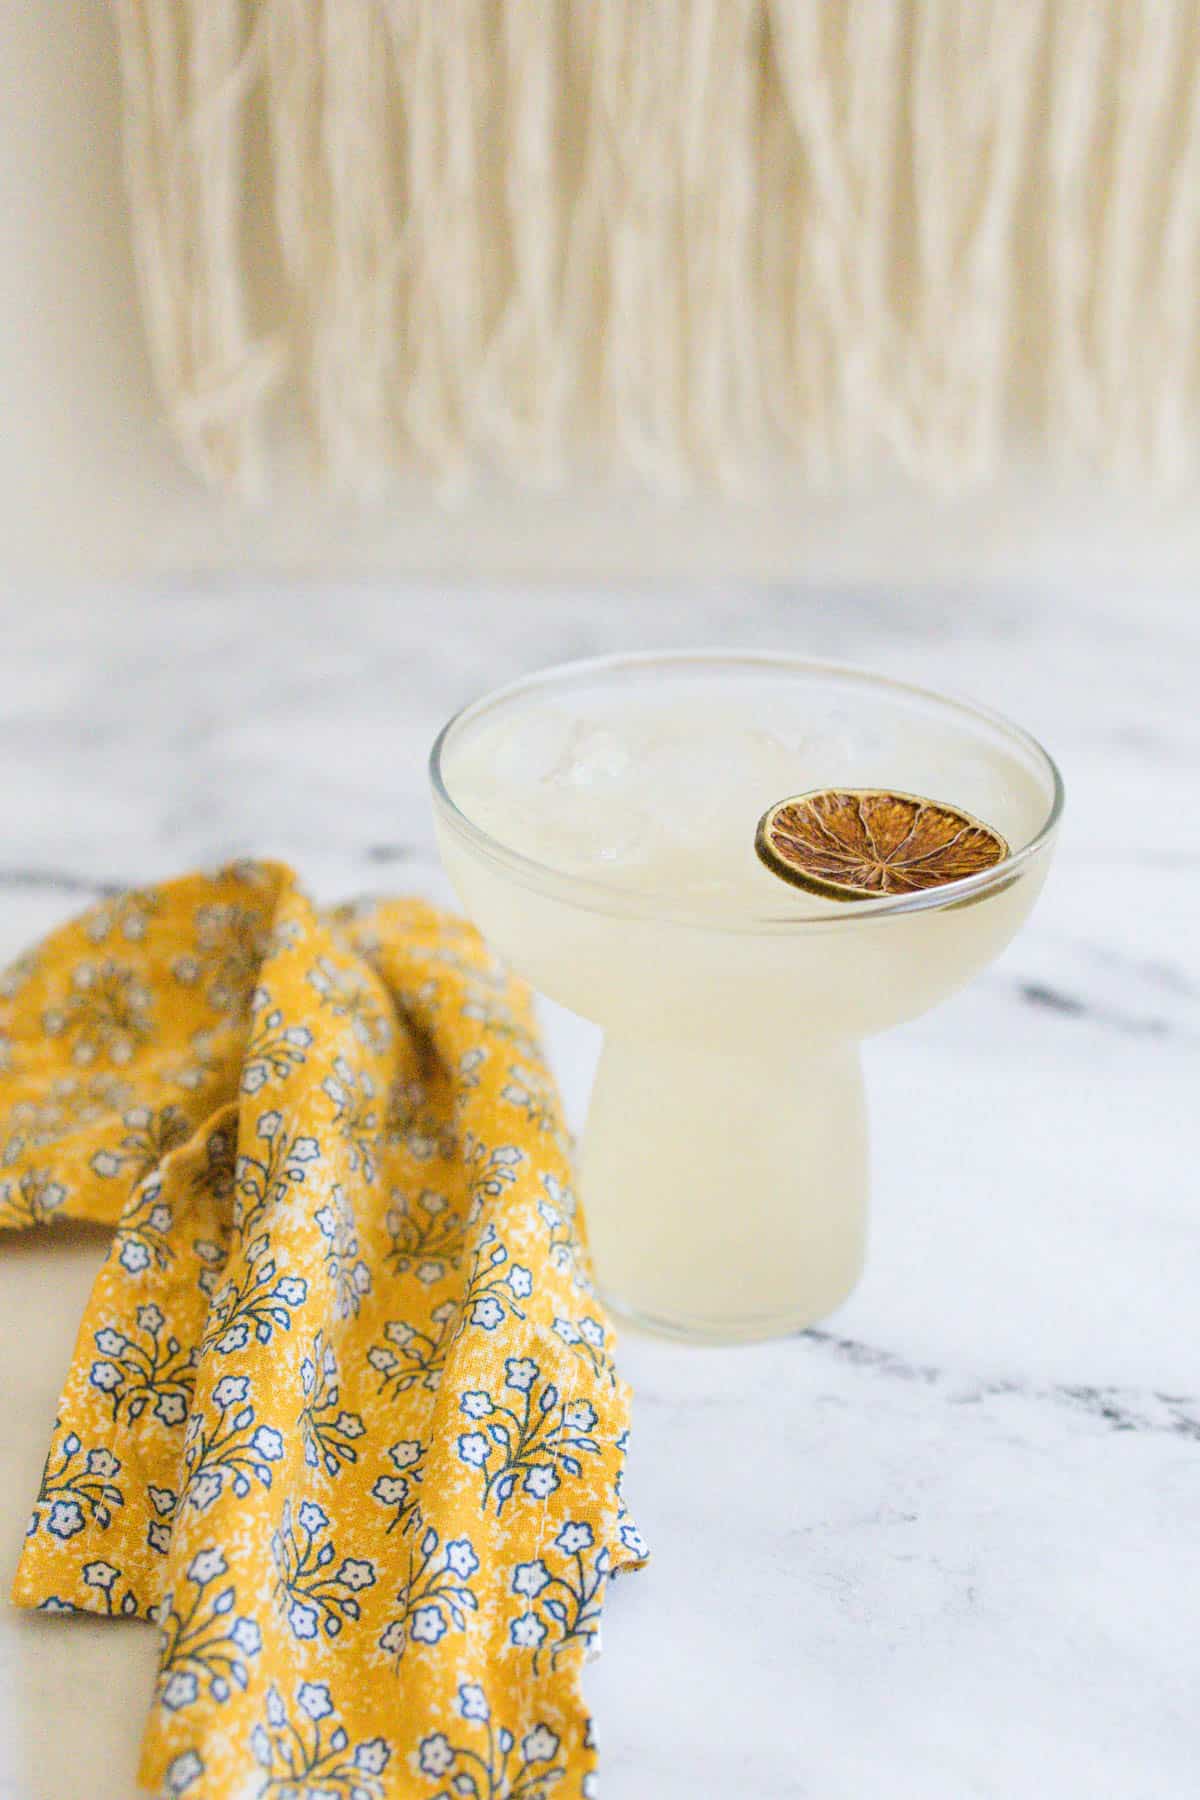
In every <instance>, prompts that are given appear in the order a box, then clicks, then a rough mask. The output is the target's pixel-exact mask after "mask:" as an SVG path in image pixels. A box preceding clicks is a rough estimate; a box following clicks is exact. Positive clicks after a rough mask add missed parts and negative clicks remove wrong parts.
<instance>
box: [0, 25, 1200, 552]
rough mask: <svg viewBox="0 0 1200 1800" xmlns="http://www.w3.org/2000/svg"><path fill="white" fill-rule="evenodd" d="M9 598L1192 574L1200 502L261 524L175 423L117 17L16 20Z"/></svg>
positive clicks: (10, 202)
mask: <svg viewBox="0 0 1200 1800" xmlns="http://www.w3.org/2000/svg"><path fill="white" fill-rule="evenodd" d="M0 395H2V396H3V406H4V429H3V432H2V433H0V545H2V546H3V549H2V552H0V581H4V582H6V583H7V584H9V585H10V586H11V585H13V584H28V582H30V581H31V580H36V579H39V578H47V577H67V578H71V579H79V578H81V577H87V578H96V577H99V578H101V579H122V578H144V577H148V576H161V575H169V574H172V573H176V572H194V571H197V570H205V571H221V570H225V569H229V568H233V567H237V568H250V569H255V570H261V571H289V572H294V573H299V574H304V575H309V574H318V573H319V574H326V575H328V574H353V573H356V572H360V571H362V572H366V571H369V572H372V573H376V574H377V573H381V572H382V573H385V574H387V573H394V574H395V575H397V576H403V575H406V574H414V573H420V574H426V575H430V574H432V575H434V576H440V577H444V578H446V579H463V578H470V577H473V576H476V575H484V576H488V577H511V578H539V579H540V578H553V577H587V578H596V579H624V578H647V579H655V578H664V577H675V578H679V577H684V578H693V577H694V578H696V579H703V578H707V577H712V576H718V575H719V576H725V577H730V576H732V577H746V578H751V577H765V578H775V579H779V578H788V579H804V580H807V581H839V580H846V581H873V582H882V583H890V584H899V583H901V582H903V583H904V584H905V585H911V584H914V583H919V582H923V581H934V580H936V581H955V582H959V581H963V582H970V581H973V580H988V581H997V580H1005V581H1011V580H1023V581H1033V582H1042V581H1053V580H1056V579H1058V578H1059V577H1060V576H1065V575H1069V576H1071V577H1073V578H1075V579H1078V578H1080V577H1081V576H1082V577H1084V578H1096V579H1108V578H1111V577H1113V576H1116V575H1118V574H1119V575H1121V576H1122V577H1123V578H1125V579H1128V578H1129V577H1130V575H1133V576H1134V577H1135V578H1143V577H1144V578H1145V579H1147V580H1149V579H1153V578H1155V577H1157V576H1160V575H1162V576H1164V577H1165V576H1167V575H1170V576H1171V577H1173V578H1175V579H1178V578H1179V577H1180V576H1181V575H1183V576H1190V575H1192V574H1194V573H1195V572H1197V571H1200V520H1198V519H1197V517H1196V513H1197V509H1196V508H1195V505H1194V501H1193V499H1192V498H1191V497H1189V498H1187V499H1186V500H1176V501H1173V502H1171V503H1169V504H1168V503H1165V502H1162V503H1159V502H1154V501H1151V500H1149V499H1147V498H1145V497H1143V498H1141V499H1139V500H1125V501H1122V502H1121V503H1119V504H1118V503H1117V502H1115V501H1114V499H1113V497H1112V496H1111V495H1106V494H1099V493H1092V494H1083V493H1079V492H1076V493H1073V494H1068V493H1056V492H1054V491H1052V490H1051V489H1050V488H1048V487H1047V484H1046V483H1045V482H1044V481H1043V480H1042V479H1040V478H1038V477H1035V476H1028V477H1025V478H1024V479H1021V480H1016V479H1014V480H1013V482H1011V483H1010V484H1009V485H1008V486H1007V488H1006V489H1005V491H1004V492H1003V493H993V494H990V495H986V496H979V497H976V498H974V499H972V500H969V501H960V502H956V503H954V504H953V505H949V504H940V503H938V502H937V501H936V500H933V499H930V498H929V497H927V496H914V495H911V494H907V493H903V492H899V491H897V492H893V493H890V494H886V495H880V496H876V497H873V498H868V499H863V498H862V497H859V498H857V499H855V500H853V501H850V502H847V501H836V500H830V501H820V500H816V499H813V498H812V497H811V496H809V497H805V496H802V495H801V494H800V493H799V492H798V491H797V490H796V488H795V484H793V483H790V482H787V483H783V484H781V487H780V490H779V491H778V492H777V493H775V494H773V495H771V496H769V497H760V498H759V499H758V500H755V501H753V502H750V501H743V502H737V501H732V500H728V501H722V500H717V499H714V498H712V497H710V496H699V497H693V498H691V499H688V500H684V501H678V502H662V501H659V500H656V499H654V498H652V497H650V496H646V495H642V494H636V493H632V494H630V493H617V492H612V491H608V492H598V491H596V490H588V491H584V490H574V491H570V492H564V493H559V494H553V495H537V494H513V493H511V492H509V491H507V490H505V489H501V488H499V487H495V486H492V487H487V486H484V487H482V488H481V489H480V490H478V491H476V492H475V493H473V494H472V495H470V496H468V497H467V498H466V499H464V500H461V501H459V502H458V503H456V504H455V505H453V506H449V505H445V504H441V503H439V502H438V501H437V500H436V499H434V498H433V497H432V496H431V495H430V494H429V492H428V490H427V489H426V488H425V487H424V486H423V485H421V484H418V483H414V484H413V485H412V486H411V488H409V489H408V490H406V491H404V492H402V493H401V494H399V495H398V496H397V497H396V498H395V499H394V500H393V501H391V502H389V503H388V505H387V506H386V507H385V508H383V509H381V510H378V511H375V512H363V511H354V510H347V509H344V508H335V507H331V506H329V505H328V504H325V503H322V502H321V501H320V500H319V499H317V498H315V497H314V491H313V488H312V484H311V482H310V481H309V479H308V478H307V476H305V475H304V474H302V473H297V475H296V476H295V478H294V479H293V480H292V481H291V482H290V483H287V482H285V483H284V484H283V489H282V491H280V492H278V493H277V494H276V495H275V496H274V497H273V499H272V502H271V503H270V505H269V506H267V507H266V508H264V509H262V510H260V511H258V512H252V513H247V512H244V511H240V510H238V509H237V508H236V507H232V506H230V505H228V504H227V503H225V502H223V501H221V500H219V499H217V498H214V497H213V496H211V495H208V494H206V493H205V492H204V491H203V490H202V489H201V488H200V487H199V486H198V484H197V483H196V482H195V481H194V480H193V478H192V477H191V476H190V475H189V474H188V473H187V472H186V470H184V469H183V468H182V467H181V465H180V463H179V462H178V460H177V458H176V457H175V454H174V451H173V449H172V447H171V445H170V443H169V440H168V437H167V433H166V429H165V426H164V425H163V423H162V421H161V419H160V417H159V414H158V412H157V409H156V405H155V400H154V396H153V392H152V387H151V381H150V374H149V369H148V365H147V360H146V356H145V352H144V349H143V347H142V342H141V337H140V328H139V321H138V316H137V303H136V294H135V290H134V282H133V275H132V265H131V257H130V248H129V240H128V235H127V231H126V226H125V220H124V212H123V206H122V189H121V168H120V141H119V80H118V70H117V62H116V50H115V42H114V37H113V32H112V25H111V19H110V16H109V9H108V6H107V5H106V4H104V3H103V0H54V4H53V6H52V7H49V8H47V7H41V6H34V5H31V4H27V3H22V0H9V3H8V4H6V5H4V6H3V7H0Z"/></svg>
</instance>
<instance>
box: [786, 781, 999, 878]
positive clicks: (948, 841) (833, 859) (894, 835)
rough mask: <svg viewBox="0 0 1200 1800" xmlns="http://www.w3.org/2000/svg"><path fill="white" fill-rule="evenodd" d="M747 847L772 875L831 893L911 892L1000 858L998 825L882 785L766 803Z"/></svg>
mask: <svg viewBox="0 0 1200 1800" xmlns="http://www.w3.org/2000/svg"><path fill="white" fill-rule="evenodd" d="M754 848H755V849H756V850H757V851H758V854H759V856H760V857H761V859H762V861H763V862H764V863H765V864H766V865H767V867H768V869H770V871H771V873H772V874H773V875H778V876H780V877H781V878H782V880H784V881H790V882H792V883H793V885H794V886H796V887H802V888H808V889H809V890H810V891H811V892H812V893H814V894H827V895H829V897H830V898H831V899H834V900H875V899H878V898H880V897H881V896H883V895H886V894H916V893H919V892H921V891H922V890H923V889H925V888H936V887H942V886H944V885H945V884H946V883H947V882H951V881H963V880H964V879H965V878H966V877H967V876H968V875H978V874H980V873H981V872H982V871H983V870H984V869H990V868H993V867H994V866H995V864H996V863H998V862H1002V861H1003V860H1004V858H1005V857H1006V856H1007V855H1008V845H1007V844H1006V843H1005V841H1004V839H1003V838H1002V837H1001V836H1000V833H999V832H998V831H993V830H992V829H991V827H990V826H988V825H984V824H983V823H982V822H981V821H980V820H979V819H975V818H972V816H971V814H970V813H966V812H963V811H962V809H961V807H957V806H945V805H943V804H942V802H941V801H938V800H925V799H922V797H921V796H920V795H919V794H894V793H890V792H888V791H887V790H886V789H883V788H821V789H818V790H817V791H815V792H813V793H811V794H795V795H793V796H792V798H791V799H789V800H780V801H778V802H777V803H776V805H774V806H772V807H770V808H769V809H768V810H767V811H766V812H765V813H764V814H763V816H762V818H761V819H760V820H759V822H758V831H757V834H756V836H755V839H754Z"/></svg>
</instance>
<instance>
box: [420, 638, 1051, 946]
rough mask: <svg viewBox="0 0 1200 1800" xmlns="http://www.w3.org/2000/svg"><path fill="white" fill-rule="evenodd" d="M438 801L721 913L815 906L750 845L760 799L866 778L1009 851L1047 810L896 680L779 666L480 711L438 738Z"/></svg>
mask: <svg viewBox="0 0 1200 1800" xmlns="http://www.w3.org/2000/svg"><path fill="white" fill-rule="evenodd" d="M445 773H446V783H447V788H448V791H449V793H450V796H451V798H452V800H453V801H454V802H455V804H456V805H457V806H458V807H459V809H460V810H461V811H462V812H463V813H465V814H466V816H467V817H468V818H469V819H470V820H471V821H472V822H473V823H474V824H475V825H477V826H478V827H480V828H481V829H482V830H484V831H485V832H487V833H488V835H489V836H491V837H493V838H495V839H497V840H498V841H499V842H500V843H502V844H504V845H505V846H506V847H507V848H509V849H510V850H514V851H516V852H518V853H519V854H521V855H522V856H525V857H528V858H530V859H532V860H533V861H534V862H537V863H540V864H542V865H543V866H544V867H548V868H550V869H553V870H555V871H557V872H558V873H560V874H564V875H568V876H569V875H576V876H579V877H580V878H581V879H583V880H585V881H587V882H589V883H591V882H602V883H603V884H604V885H605V886H607V887H610V888H614V889H619V890H622V891H623V892H624V893H626V894H627V895H638V896H641V897H644V898H645V900H646V901H647V902H648V903H649V904H651V905H653V904H654V903H660V904H667V905H670V904H673V903H678V902H683V903H686V904H689V905H694V906H700V907H702V908H706V907H711V908H712V909H713V910H714V911H719V912H721V913H728V914H730V915H732V916H738V915H744V916H747V917H751V918H752V917H755V916H785V915H786V916H796V917H802V916H804V915H805V914H818V913H823V912H828V911H829V909H830V906H831V904H832V905H834V906H837V905H838V904H839V903H838V902H836V901H835V902H832V903H831V902H830V901H829V900H828V899H822V898H820V897H818V896H815V895H808V894H806V893H804V892H803V891H801V890H797V889H795V888H793V887H789V886H787V885H786V884H784V883H781V882H780V880H779V878H778V877H777V876H775V875H772V874H771V872H770V871H769V870H767V869H766V868H764V867H763V865H762V863H761V862H760V861H759V858H758V856H757V855H756V853H755V849H754V833H755V827H756V825H757V823H758V820H759V818H760V817H761V815H762V814H763V813H764V812H765V811H766V809H767V808H768V807H769V806H772V805H773V804H775V803H776V802H777V801H779V800H781V799H783V798H785V797H786V796H788V795H790V794H797V793H802V792H805V791H808V790H810V789H813V788H821V787H880V788H892V789H902V790H904V791H907V792H915V793H920V794H923V795H926V796H927V797H929V798H931V799H936V800H940V801H943V802H945V803H947V804H950V805H954V806H960V807H966V808H967V809H968V810H969V811H972V812H974V813H975V814H976V815H977V816H978V817H980V818H982V819H984V820H985V821H986V822H987V823H988V824H991V825H993V826H994V827H995V828H996V829H998V830H1000V831H1002V832H1003V833H1004V834H1005V835H1006V836H1007V837H1008V838H1009V841H1010V843H1012V844H1013V846H1014V848H1017V847H1019V846H1020V845H1021V844H1022V843H1023V842H1026V841H1028V839H1029V837H1030V836H1032V834H1033V833H1034V831H1036V829H1037V826H1038V824H1039V823H1040V821H1041V818H1042V817H1043V816H1044V811H1045V800H1044V793H1043V792H1042V791H1041V789H1040V788H1039V785H1038V784H1037V783H1036V782H1035V781H1034V779H1033V778H1032V776H1031V775H1030V774H1029V773H1028V772H1026V771H1024V770H1023V769H1022V767H1021V764H1020V762H1019V760H1018V759H1016V758H1015V757H1013V756H1011V755H1009V756H1005V755H1004V754H1003V752H1002V751H1001V750H1000V749H999V748H998V747H997V748H995V749H992V748H990V747H989V746H988V744H987V743H986V741H984V740H981V739H980V738H979V737H978V736H968V735H966V734H964V733H963V732H962V731H961V729H958V728H956V727H955V725H954V723H953V721H951V720H948V719H946V718H945V717H943V716H941V715H940V714H939V713H938V712H937V710H936V709H930V708H928V707H925V706H923V705H921V704H913V703H912V701H910V700H909V699H908V697H907V696H906V695H905V694H904V692H903V690H897V691H896V692H895V694H893V693H892V692H891V691H890V690H886V689H884V690H883V691H882V693H881V691H880V690H879V689H874V690H872V691H870V692H866V693H861V694H860V693H858V692H857V691H856V690H855V689H854V687H853V685H851V686H849V687H848V689H847V690H846V691H845V692H839V691H832V692H831V691H830V690H829V687H828V684H827V683H826V684H824V685H822V683H821V682H818V681H808V680H806V679H804V678H803V677H802V676H801V677H797V676H796V675H794V674H793V673H792V672H791V671H784V672H780V673H775V672H774V671H771V672H768V673H762V672H760V671H757V670H751V671H750V672H747V673H745V674H729V673H721V674H718V675H706V674H704V673H697V672H693V671H690V670H686V669H685V670H683V671H680V672H674V671H664V670H662V669H659V670H657V671H655V674H654V678H653V680H651V679H646V680H638V679H636V678H633V677H631V676H630V675H629V673H628V672H625V673H624V674H623V675H622V677H621V679H616V678H615V677H614V678H613V679H611V680H610V681H607V682H606V681H604V680H598V681H597V682H596V683H595V684H593V685H591V686H586V687H584V688H583V689H582V690H581V691H579V692H572V693H569V694H562V695H549V694H548V695H541V694H539V693H538V692H537V690H534V691H533V692H531V693H530V694H529V695H528V696H526V697H518V696H514V697H513V699H512V701H511V702H509V703H507V704H505V705H502V706H500V707H498V708H497V709H496V710H495V711H494V712H491V713H488V712H485V713H484V714H483V715H482V716H481V717H480V718H479V719H478V720H477V721H474V722H473V723H472V724H471V725H470V726H469V727H468V728H467V729H466V730H465V731H464V732H463V733H462V735H461V737H460V738H459V739H458V741H456V742H455V743H454V744H453V745H452V746H451V748H450V749H449V752H448V755H447V761H446V771H445Z"/></svg>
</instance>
